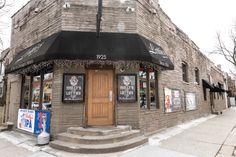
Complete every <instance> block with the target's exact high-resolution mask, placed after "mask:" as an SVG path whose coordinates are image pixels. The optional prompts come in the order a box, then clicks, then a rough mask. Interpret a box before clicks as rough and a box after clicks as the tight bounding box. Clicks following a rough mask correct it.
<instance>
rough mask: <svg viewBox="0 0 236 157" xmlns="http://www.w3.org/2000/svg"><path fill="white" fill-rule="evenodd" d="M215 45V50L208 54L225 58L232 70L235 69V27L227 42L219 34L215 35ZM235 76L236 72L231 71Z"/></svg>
mask: <svg viewBox="0 0 236 157" xmlns="http://www.w3.org/2000/svg"><path fill="white" fill-rule="evenodd" d="M216 39H217V45H216V49H215V50H214V51H213V52H211V53H210V54H218V55H221V56H223V57H224V58H225V60H226V61H228V62H229V63H230V64H231V65H233V67H234V68H236V27H233V29H231V31H230V34H229V36H228V40H223V38H222V35H221V34H220V33H216ZM231 73H232V74H234V75H236V72H233V71H232V70H231Z"/></svg>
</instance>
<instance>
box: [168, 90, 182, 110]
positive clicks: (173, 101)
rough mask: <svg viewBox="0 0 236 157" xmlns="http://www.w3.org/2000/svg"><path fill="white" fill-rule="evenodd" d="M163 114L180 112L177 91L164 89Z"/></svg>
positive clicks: (179, 96)
mask: <svg viewBox="0 0 236 157" xmlns="http://www.w3.org/2000/svg"><path fill="white" fill-rule="evenodd" d="M164 93H165V107H164V109H165V112H176V111H180V110H181V108H182V107H181V94H180V90H179V89H170V88H165V89H164Z"/></svg>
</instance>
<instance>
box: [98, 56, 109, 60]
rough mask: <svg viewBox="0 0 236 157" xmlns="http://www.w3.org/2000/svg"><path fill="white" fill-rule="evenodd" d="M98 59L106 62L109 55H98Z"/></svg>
mask: <svg viewBox="0 0 236 157" xmlns="http://www.w3.org/2000/svg"><path fill="white" fill-rule="evenodd" d="M96 57H97V59H99V60H106V59H107V55H96Z"/></svg>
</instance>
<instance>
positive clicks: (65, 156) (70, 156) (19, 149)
mask: <svg viewBox="0 0 236 157" xmlns="http://www.w3.org/2000/svg"><path fill="white" fill-rule="evenodd" d="M235 127H236V108H231V109H227V110H225V111H224V112H223V115H218V116H216V115H210V116H207V117H203V118H199V119H196V120H193V121H190V122H188V123H184V124H181V125H177V126H175V127H172V128H168V129H166V130H164V131H162V132H160V133H157V134H155V135H153V136H151V137H150V138H149V143H148V144H146V145H144V146H141V147H139V148H135V149H132V150H128V151H125V152H118V153H111V154H99V155H96V154H74V153H68V152H64V151H60V150H55V149H52V148H50V147H49V146H41V147H39V146H36V138H33V137H32V136H28V135H24V134H21V133H19V132H15V131H10V132H9V131H7V132H2V133H0V156H3V157H26V156H27V157H55V156H57V157H77V156H79V157H143V156H146V157H156V156H164V157H194V156H199V157H214V156H216V157H230V156H235V153H236V152H235V147H236V129H235Z"/></svg>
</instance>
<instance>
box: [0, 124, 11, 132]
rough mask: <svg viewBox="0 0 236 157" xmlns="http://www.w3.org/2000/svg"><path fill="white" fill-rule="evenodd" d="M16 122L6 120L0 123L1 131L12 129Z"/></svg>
mask: <svg viewBox="0 0 236 157" xmlns="http://www.w3.org/2000/svg"><path fill="white" fill-rule="evenodd" d="M13 125H14V123H12V122H6V123H3V124H1V125H0V132H3V131H8V130H12V128H13Z"/></svg>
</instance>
